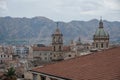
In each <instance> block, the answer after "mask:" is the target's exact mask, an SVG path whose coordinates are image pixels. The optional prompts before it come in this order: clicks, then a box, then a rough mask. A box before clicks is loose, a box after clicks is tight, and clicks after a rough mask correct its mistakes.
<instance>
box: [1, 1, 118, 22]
mask: <svg viewBox="0 0 120 80" xmlns="http://www.w3.org/2000/svg"><path fill="white" fill-rule="evenodd" d="M0 1H1V0H0ZM2 1H3V2H5V3H4V7H3V6H2V9H5V8H7V5H6V1H5V0H2ZM7 3H8V10H9V11H8V13H7V14H8V15H10V16H20V17H22V16H23V17H24V16H25V17H33V16H45V17H48V18H51V19H53V20H62V21H63V20H64V21H70V20H75V19H77V20H79V19H82V20H89V19H92V18H99V17H100V16H103V18H105V19H111V18H112V19H113V18H114V17H115V18H114V20H119V18H118V17H120V15H118V14H120V7H119V4H120V0H7ZM2 5H3V4H2ZM5 5H6V6H5ZM109 15H110V16H109Z"/></svg>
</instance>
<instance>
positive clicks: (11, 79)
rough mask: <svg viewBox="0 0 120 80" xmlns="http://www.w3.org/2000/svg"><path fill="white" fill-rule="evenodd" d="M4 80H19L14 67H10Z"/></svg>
mask: <svg viewBox="0 0 120 80" xmlns="http://www.w3.org/2000/svg"><path fill="white" fill-rule="evenodd" d="M4 80H17V78H16V74H15V69H14V68H13V67H10V68H9V69H7V71H6V73H5V79H4Z"/></svg>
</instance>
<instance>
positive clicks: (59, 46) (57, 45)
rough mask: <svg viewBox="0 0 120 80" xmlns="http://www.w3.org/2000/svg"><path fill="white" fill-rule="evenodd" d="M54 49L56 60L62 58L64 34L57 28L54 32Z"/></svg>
mask: <svg viewBox="0 0 120 80" xmlns="http://www.w3.org/2000/svg"><path fill="white" fill-rule="evenodd" d="M52 51H53V53H54V55H53V59H54V60H62V59H63V34H62V33H61V32H60V30H59V28H58V22H57V28H56V30H55V32H54V33H53V34H52Z"/></svg>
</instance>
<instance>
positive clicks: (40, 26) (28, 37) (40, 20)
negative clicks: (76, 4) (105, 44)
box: [0, 16, 120, 44]
mask: <svg viewBox="0 0 120 80" xmlns="http://www.w3.org/2000/svg"><path fill="white" fill-rule="evenodd" d="M56 22H58V27H59V29H60V31H61V32H62V34H63V39H64V43H65V44H68V43H70V41H71V40H75V41H76V40H77V39H78V38H79V37H80V38H81V41H82V42H91V41H92V39H93V35H94V33H95V31H96V30H97V29H98V26H99V20H97V19H92V20H89V21H76V20H73V21H70V22H62V21H53V20H51V19H48V18H46V17H41V16H39V17H33V18H26V17H23V18H18V17H16V18H15V17H9V16H7V17H0V43H1V44H23V43H24V44H29V43H30V44H36V43H38V44H41V43H42V44H43V43H44V44H51V35H52V34H53V33H54V31H55V29H56V26H57V25H56ZM103 23H104V28H105V31H107V32H108V33H109V35H110V41H111V42H112V41H115V42H117V41H119V42H120V22H119V21H107V20H103Z"/></svg>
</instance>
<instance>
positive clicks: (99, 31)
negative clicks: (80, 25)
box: [94, 19, 109, 37]
mask: <svg viewBox="0 0 120 80" xmlns="http://www.w3.org/2000/svg"><path fill="white" fill-rule="evenodd" d="M94 37H109V34H108V33H107V32H106V31H105V30H104V28H103V22H102V19H101V20H100V22H99V28H98V29H97V31H96V32H95V35H94Z"/></svg>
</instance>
